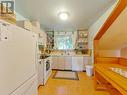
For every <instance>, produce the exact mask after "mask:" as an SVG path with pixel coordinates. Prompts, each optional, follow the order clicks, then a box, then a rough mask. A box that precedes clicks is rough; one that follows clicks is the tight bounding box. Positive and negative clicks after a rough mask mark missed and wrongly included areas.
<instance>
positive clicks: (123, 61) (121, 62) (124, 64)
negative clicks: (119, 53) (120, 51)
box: [119, 58, 127, 66]
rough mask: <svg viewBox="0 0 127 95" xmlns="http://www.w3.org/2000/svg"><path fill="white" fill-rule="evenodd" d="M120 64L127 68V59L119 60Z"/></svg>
mask: <svg viewBox="0 0 127 95" xmlns="http://www.w3.org/2000/svg"><path fill="white" fill-rule="evenodd" d="M119 64H120V65H123V66H127V58H119Z"/></svg>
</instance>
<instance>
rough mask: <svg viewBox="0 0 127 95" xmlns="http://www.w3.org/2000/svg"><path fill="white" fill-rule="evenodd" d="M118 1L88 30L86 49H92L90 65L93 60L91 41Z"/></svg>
mask: <svg viewBox="0 0 127 95" xmlns="http://www.w3.org/2000/svg"><path fill="white" fill-rule="evenodd" d="M117 3H118V1H117V2H116V3H114V4H113V5H112V6H111V7H110V8H109V9H108V10H107V11H106V12H105V13H104V14H103V15H102V16H101V17H100V18H99V19H98V20H97V21H96V22H95V23H94V24H93V25H92V26H91V27H90V28H89V29H88V31H89V38H88V47H89V48H90V49H92V57H91V63H93V62H94V60H93V56H94V55H93V40H94V37H95V36H96V34H97V32H98V31H99V30H100V28H101V27H102V25H103V24H104V23H105V21H106V20H107V19H108V17H109V16H110V14H111V13H112V11H113V9H114V8H115V7H116V5H117Z"/></svg>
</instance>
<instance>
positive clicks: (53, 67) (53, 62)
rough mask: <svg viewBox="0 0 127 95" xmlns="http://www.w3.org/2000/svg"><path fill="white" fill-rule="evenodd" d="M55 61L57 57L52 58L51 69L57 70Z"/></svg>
mask: <svg viewBox="0 0 127 95" xmlns="http://www.w3.org/2000/svg"><path fill="white" fill-rule="evenodd" d="M57 59H58V57H56V56H52V69H58V63H57Z"/></svg>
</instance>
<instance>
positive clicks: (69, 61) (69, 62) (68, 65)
mask: <svg viewBox="0 0 127 95" xmlns="http://www.w3.org/2000/svg"><path fill="white" fill-rule="evenodd" d="M65 70H72V57H71V56H66V57H65Z"/></svg>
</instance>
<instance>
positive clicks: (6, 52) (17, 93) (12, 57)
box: [0, 21, 37, 95]
mask: <svg viewBox="0 0 127 95" xmlns="http://www.w3.org/2000/svg"><path fill="white" fill-rule="evenodd" d="M36 43H37V35H36V34H35V33H32V32H31V31H27V30H25V29H22V28H20V27H17V26H15V25H11V24H8V23H6V22H4V21H0V95H37V70H36V68H35V63H36Z"/></svg>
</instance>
